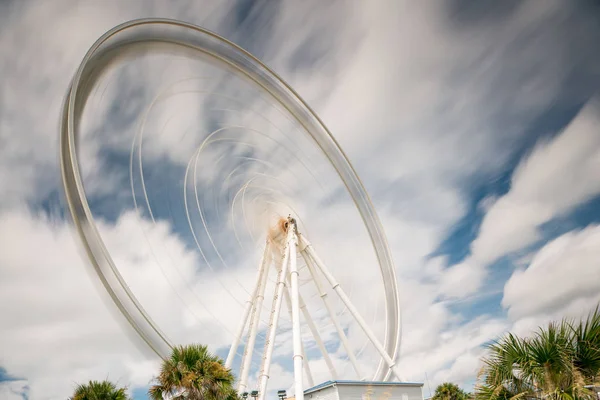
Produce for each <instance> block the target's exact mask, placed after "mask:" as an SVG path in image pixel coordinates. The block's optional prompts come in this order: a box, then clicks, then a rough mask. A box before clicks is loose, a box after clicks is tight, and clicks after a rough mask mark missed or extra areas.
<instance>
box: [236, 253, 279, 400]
mask: <svg viewBox="0 0 600 400" xmlns="http://www.w3.org/2000/svg"><path fill="white" fill-rule="evenodd" d="M270 247H271V245H270V244H267V248H268V249H269V253H266V251H267V249H265V256H264V258H263V263H264V268H263V271H262V275H261V277H260V283H259V286H258V288H257V289H258V290H257V293H256V301H255V302H254V307H252V318H251V319H250V326H249V329H248V340H247V341H246V346H245V349H244V355H243V356H242V367H241V370H240V383H239V386H238V391H239V392H240V393H243V392H244V391H246V389H247V388H248V374H249V373H250V365H251V363H252V353H253V352H254V345H255V343H256V333H257V332H258V324H259V322H260V312H261V310H262V304H263V300H264V298H265V288H266V286H267V278H268V277H269V267H270V265H271V253H270ZM265 260H266V262H265Z"/></svg>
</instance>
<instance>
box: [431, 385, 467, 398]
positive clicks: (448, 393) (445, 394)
mask: <svg viewBox="0 0 600 400" xmlns="http://www.w3.org/2000/svg"><path fill="white" fill-rule="evenodd" d="M467 398H468V396H467V394H466V393H465V392H464V391H463V390H462V389H461V388H460V387H458V385H456V384H454V383H450V382H445V383H442V384H441V385H438V387H437V388H435V393H434V395H433V397H432V400H466V399H467Z"/></svg>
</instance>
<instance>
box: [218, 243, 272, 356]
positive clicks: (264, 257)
mask: <svg viewBox="0 0 600 400" xmlns="http://www.w3.org/2000/svg"><path fill="white" fill-rule="evenodd" d="M269 250H270V244H269V242H268V241H267V243H266V245H265V251H264V252H263V255H262V258H261V260H260V264H259V266H258V276H257V277H256V283H255V284H254V290H253V291H252V295H251V296H250V298H249V299H248V300H246V306H245V307H244V314H243V316H242V321H241V323H240V325H239V327H238V330H237V332H236V334H235V337H234V339H233V343H232V344H231V347H230V348H229V354H227V359H226V360H225V368H231V364H233V359H234V358H235V354H236V353H237V349H238V346H239V345H240V340H241V339H242V335H243V334H244V330H245V328H246V324H247V323H248V317H249V316H250V310H251V309H252V307H253V306H254V303H255V302H256V296H257V294H258V290H259V288H260V286H261V282H262V276H263V274H264V271H265V266H266V264H267V262H268V258H269V255H270V253H269Z"/></svg>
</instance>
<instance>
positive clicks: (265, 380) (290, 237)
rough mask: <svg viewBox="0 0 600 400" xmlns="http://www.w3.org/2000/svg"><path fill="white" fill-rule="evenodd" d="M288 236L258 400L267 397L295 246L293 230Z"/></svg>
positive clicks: (261, 373) (274, 299) (272, 310)
mask: <svg viewBox="0 0 600 400" xmlns="http://www.w3.org/2000/svg"><path fill="white" fill-rule="evenodd" d="M288 231H289V232H288V235H287V238H286V241H285V247H284V250H283V260H282V263H281V269H280V270H279V275H278V277H277V287H276V289H275V296H274V297H273V305H272V307H271V318H270V321H269V330H268V333H267V339H266V342H265V351H264V354H263V361H262V366H261V371H260V374H259V376H258V380H259V389H258V399H259V400H264V399H265V396H266V395H267V393H266V392H267V383H268V381H269V371H270V369H271V358H272V357H273V347H274V345H275V334H276V331H277V323H278V322H279V313H280V311H281V300H282V298H283V289H284V287H285V277H286V276H287V273H288V268H289V260H290V247H291V246H296V244H295V242H294V241H293V239H294V236H295V235H293V230H292V229H288Z"/></svg>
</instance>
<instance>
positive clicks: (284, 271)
mask: <svg viewBox="0 0 600 400" xmlns="http://www.w3.org/2000/svg"><path fill="white" fill-rule="evenodd" d="M298 257H300V258H301V259H303V260H304V261H305V263H306V267H307V269H308V271H309V274H310V277H311V280H312V283H313V284H314V285H315V287H316V289H317V291H318V292H319V294H320V297H321V299H322V301H323V304H324V306H325V308H326V309H327V312H328V314H329V317H330V319H331V321H332V323H333V325H334V327H335V329H336V332H337V335H338V337H339V339H340V342H341V345H342V346H343V348H344V349H345V351H346V354H347V355H348V359H349V361H350V364H351V365H352V367H353V369H354V372H355V374H356V377H357V378H358V379H360V380H356V381H345V380H338V375H337V371H336V367H335V365H334V363H333V361H332V359H331V357H330V355H329V352H328V351H327V349H326V347H325V344H324V342H323V340H322V338H321V336H320V334H319V332H318V329H317V327H316V325H315V323H314V321H313V319H312V317H311V315H310V313H309V312H308V311H307V309H306V304H305V303H304V300H303V298H302V295H301V294H300V291H299V278H298V276H299V271H298V266H297V258H298ZM271 264H273V265H274V267H275V268H276V271H277V280H276V285H275V291H274V293H273V304H272V306H271V312H270V316H269V323H268V328H267V333H266V340H265V347H264V351H263V354H262V362H261V366H260V372H259V374H258V382H257V384H256V386H254V387H255V388H257V389H258V390H252V388H251V386H250V385H249V372H250V364H251V360H252V356H253V352H254V347H255V343H256V335H257V328H258V324H259V321H260V314H261V308H262V301H263V299H264V292H265V286H266V280H267V276H268V272H269V267H270V265H271ZM322 280H324V281H325V282H327V284H328V285H329V287H330V290H331V291H332V292H333V293H334V294H335V295H337V297H338V298H339V299H340V300H341V301H342V303H343V304H344V306H345V307H346V309H347V310H348V312H349V314H350V315H351V316H352V317H353V319H354V321H355V322H356V323H357V326H358V327H359V329H360V330H362V331H363V333H364V334H365V335H366V337H367V338H368V340H369V341H370V343H371V345H372V346H373V347H374V348H375V349H376V350H377V352H378V353H379V355H380V357H381V359H382V360H383V362H384V363H385V364H386V365H387V368H388V370H389V374H388V375H390V374H391V375H394V376H396V377H397V379H399V380H401V379H402V378H401V373H400V370H399V368H398V366H397V365H396V360H395V354H389V353H388V352H387V351H386V349H385V347H384V345H383V344H382V343H381V342H380V341H379V338H378V337H377V336H376V335H375V333H374V332H373V331H372V330H371V328H370V327H369V325H368V324H367V322H366V321H365V320H364V319H363V317H362V316H361V315H360V313H359V312H358V310H357V309H356V307H355V306H354V305H353V304H352V302H351V300H350V298H349V297H348V295H347V294H346V292H345V291H344V290H343V288H342V287H341V286H340V284H339V282H338V281H337V280H336V278H335V277H334V275H333V274H332V273H331V272H330V271H329V269H328V268H327V266H326V265H325V263H324V262H323V260H321V258H320V257H319V255H318V254H317V253H316V251H315V250H314V248H313V246H312V244H311V243H310V241H308V239H307V238H306V237H304V236H303V235H302V234H301V233H299V232H298V227H297V224H296V220H295V219H294V218H292V217H291V216H288V218H282V219H281V220H280V221H279V223H278V224H277V225H276V226H275V227H274V228H273V229H271V231H270V232H269V234H268V236H267V241H266V243H265V249H264V253H263V256H262V258H261V261H260V263H259V269H258V274H257V277H256V284H255V286H254V290H253V292H252V295H251V296H250V298H249V299H248V301H247V302H246V306H245V308H244V313H243V317H242V319H241V321H240V325H239V327H238V330H237V333H236V335H235V339H234V341H233V343H232V345H231V348H230V349H229V354H228V356H227V359H226V361H225V367H227V368H231V365H232V363H233V360H234V358H235V355H236V353H237V348H238V346H239V345H240V343H241V339H242V336H243V334H244V332H247V340H246V345H245V346H244V351H243V355H242V360H241V370H240V374H239V382H238V391H239V392H240V393H242V397H243V398H244V399H246V398H248V395H250V397H252V398H254V400H256V399H258V400H265V399H266V396H267V390H268V389H267V385H268V381H269V378H270V371H271V361H272V357H273V350H274V343H275V337H276V333H277V326H278V322H279V316H280V312H281V306H282V303H283V300H284V299H285V300H286V301H285V303H286V305H287V309H288V313H289V314H290V318H291V321H292V333H293V334H292V347H293V357H292V359H293V366H294V368H293V372H294V395H295V397H294V398H295V399H297V400H303V399H304V396H305V394H307V393H308V397H309V398H310V397H313V396H312V395H310V393H312V391H314V390H325V388H330V387H333V388H338V387H342V386H343V387H344V389H343V390H346V389H348V390H350V389H352V390H355V389H356V390H358V389H357V388H364V389H365V390H366V391H367V393H368V392H369V390H374V389H372V388H373V387H389V388H391V387H396V386H397V387H402V388H408V387H410V388H416V387H418V388H421V387H422V386H423V385H422V384H414V383H410V384H409V383H390V382H367V381H366V380H365V375H364V374H363V372H362V368H361V365H360V363H359V361H358V360H357V357H356V355H355V354H354V352H353V350H352V347H351V346H350V344H349V341H348V338H347V337H346V334H345V332H344V329H343V328H342V326H341V324H340V322H339V321H338V319H337V316H336V314H335V312H333V310H332V306H331V304H330V302H329V300H328V294H327V292H326V291H325V289H324V286H325V285H324V282H322ZM301 313H302V315H303V317H304V319H305V320H306V324H307V325H308V328H309V329H310V331H311V334H312V336H313V338H314V340H315V342H316V344H317V347H318V348H319V350H320V352H321V355H322V357H323V360H324V362H325V364H326V365H327V368H328V369H329V373H330V376H331V379H332V380H330V381H327V382H325V383H323V384H321V385H317V386H314V383H313V377H312V372H311V369H310V366H309V363H308V362H307V360H305V357H306V356H305V354H306V352H305V349H304V343H303V340H302V337H301V336H302V335H301V330H300V318H301V317H300V314H301ZM304 375H306V379H305V377H304ZM376 379H377V378H376ZM305 381H306V382H307V383H308V385H307V386H309V387H311V389H308V390H304V387H305V386H304V382H305ZM419 385H420V386H419ZM370 388H371V389H370ZM249 390H252V392H251V393H248V391H249ZM336 390H337V389H336ZM361 390H362V389H361ZM419 391H421V389H419ZM380 392H381V393H382V395H384V397H383V398H386V397H385V393H387V392H385V391H381V390H380ZM384 392H385V393H384ZM413 392H414V390H413ZM284 393H285V391H280V394H279V397H280V398H281V399H283V398H285V394H284ZM390 393H391V392H390ZM399 393H400V392H399ZM415 393H416V392H415ZM415 393H412V394H411V396H408V394H406V396H408V397H406V396H405V395H402V397H401V400H417V398H418V399H419V400H422V399H423V396H422V393H421V392H419V393H421V396H420V397H418V396H417V397H415ZM332 398H335V399H340V400H341V399H343V398H347V397H340V396H336V397H332ZM358 398H361V397H358ZM362 398H365V397H362ZM366 398H370V397H366ZM377 398H379V397H377ZM387 398H388V399H391V398H395V397H387ZM399 399H400V397H399Z"/></svg>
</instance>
